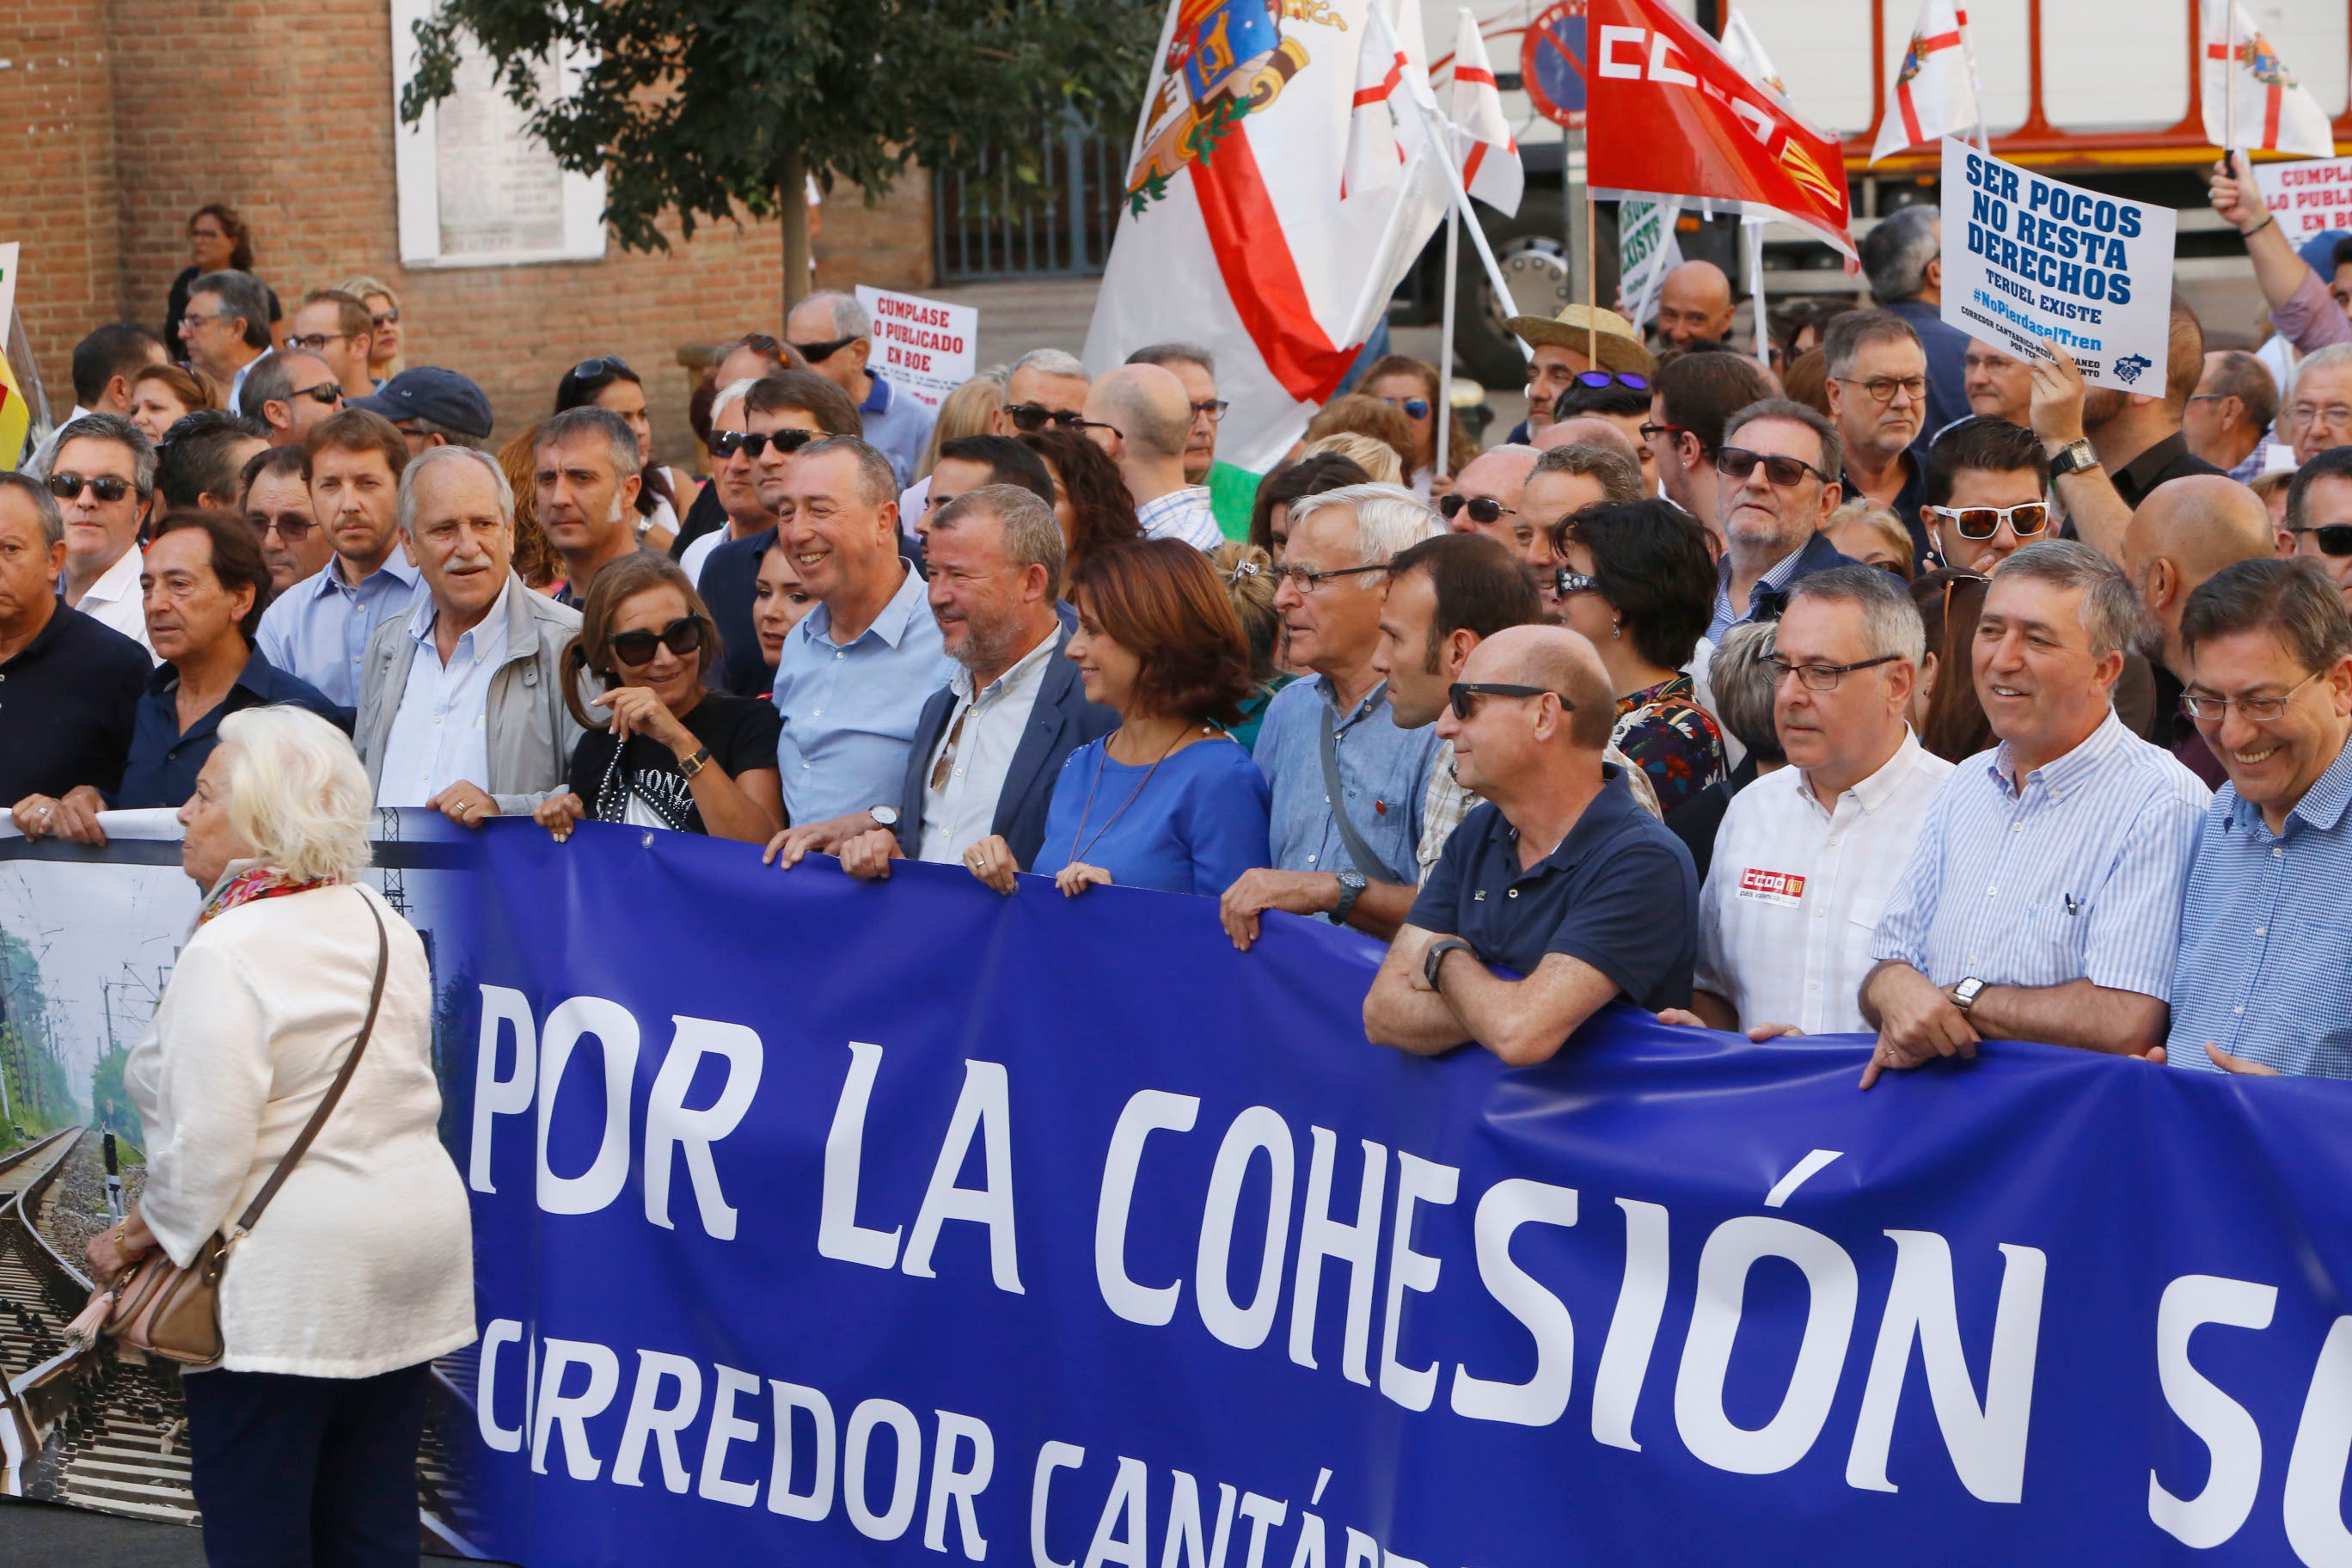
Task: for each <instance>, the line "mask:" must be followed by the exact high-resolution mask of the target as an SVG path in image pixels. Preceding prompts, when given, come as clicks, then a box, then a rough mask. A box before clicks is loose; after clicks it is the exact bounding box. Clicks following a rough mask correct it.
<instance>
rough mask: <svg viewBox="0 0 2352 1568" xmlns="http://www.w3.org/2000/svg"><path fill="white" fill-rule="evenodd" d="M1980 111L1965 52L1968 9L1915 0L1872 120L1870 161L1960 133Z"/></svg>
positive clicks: (1974, 123)
mask: <svg viewBox="0 0 2352 1568" xmlns="http://www.w3.org/2000/svg"><path fill="white" fill-rule="evenodd" d="M1983 119H1984V115H1983V112H1982V110H1981V109H1980V108H1979V105H1978V102H1977V85H1976V68H1975V67H1974V66H1973V65H1972V64H1971V62H1970V60H1969V14H1968V11H1967V9H1966V8H1965V7H1963V6H1958V5H1954V4H1953V3H1952V0H1920V4H1919V20H1918V22H1917V23H1916V25H1915V26H1913V27H1912V29H1911V43H1910V46H1909V47H1907V48H1906V49H1905V50H1904V51H1903V63H1902V64H1901V65H1900V66H1899V67H1897V68H1896V69H1895V85H1894V86H1893V87H1892V88H1890V89H1887V94H1886V112H1885V114H1884V115H1882V116H1880V118H1879V121H1878V142H1877V145H1875V146H1874V147H1872V148H1871V150H1870V161H1871V162H1872V163H1877V162H1878V161H1879V160H1880V159H1882V158H1891V157H1893V156H1895V154H1896V153H1903V152H1907V151H1909V150H1910V149H1911V148H1914V147H1918V146H1923V145H1925V144H1927V143H1928V142H1936V141H1939V140H1941V139H1942V138H1944V137H1946V136H1962V137H1965V136H1966V134H1967V133H1968V132H1970V131H1972V130H1975V129H1977V128H1978V127H1979V125H1980V124H1981V123H1982V122H1983Z"/></svg>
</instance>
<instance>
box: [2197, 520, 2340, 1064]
mask: <svg viewBox="0 0 2352 1568" xmlns="http://www.w3.org/2000/svg"><path fill="white" fill-rule="evenodd" d="M2180 641H2181V643H2182V645H2183V647H2184V649H2185V657H2186V658H2187V660H2188V663H2189V670H2190V680H2189V693H2188V697H2187V699H2186V700H2185V706H2186V707H2187V708H2188V709H2189V713H2190V714H2191V715H2192V717H2193V718H2194V720H2195V722H2196V725H2197V728H2198V730H2199V731H2200V732H2201V733H2202V734H2203V735H2204V737H2205V740H2206V742H2207V744H2209V745H2210V746H2211V747H2212V749H2213V752H2214V754H2215V755H2216V756H2218V757H2220V758H2221V765H2222V767H2223V768H2225V769H2226V770H2228V772H2229V774H2230V782H2229V784H2227V785H2226V786H2225V787H2224V788H2223V789H2222V791H2221V794H2219V795H2215V796H2214V797H2213V804H2212V805H2211V806H2210V808H2208V809H2207V811H2206V813H2205V819H2204V821H2203V822H2202V823H2200V824H2199V826H2198V830H2197V848H2196V857H2195V858H2194V860H2193V861H2192V862H2191V863H2190V865H2189V891H2188V896H2187V898H2186V899H2185V900H2183V902H2182V905H2181V910H2180V953H2179V960H2178V961H2177V963H2176V964H2175V967H2174V970H2173V980H2172V1027H2171V1035H2170V1038H2169V1039H2168V1042H2167V1045H2166V1052H2167V1056H2168V1059H2169V1060H2170V1061H2171V1062H2172V1063H2173V1065H2175V1066H2176V1067H2185V1068H2216V1067H2219V1068H2226V1069H2228V1070H2229V1071H2231V1072H2253V1073H2294V1074H2303V1075H2311V1076H2316V1077H2322V1078H2352V994H2347V991H2346V989H2345V985H2344V958H2345V952H2346V951H2347V946H2352V923H2347V921H2348V920H2352V917H2347V913H2346V910H2345V905H2344V889H2346V888H2347V886H2352V822H2347V813H2346V810H2345V808H2346V806H2347V805H2352V756H2347V751H2346V747H2345V742H2346V740H2347V738H2352V616H2347V614H2346V611H2345V608H2344V602H2343V600H2342V599H2341V598H2340V597H2339V596H2338V595H2337V594H2336V590H2335V585H2334V584H2331V583H2330V582H2328V580H2327V579H2326V576H2325V575H2323V574H2321V573H2320V571H2319V570H2318V569H2317V568H2316V567H2314V566H2313V565H2311V564H2310V563H2307V562H2302V561H2277V560H2264V561H2247V562H2242V563H2239V564H2238V565H2235V566H2231V567H2229V568H2227V569H2226V570H2224V571H2222V572H2221V573H2219V574H2216V575H2215V576H2213V577H2212V578H2210V580H2208V581H2207V582H2206V583H2205V584H2203V585H2202V586H2200V587H2199V588H2198V589H2197V591H2196V592H2195V593H2193V594H2191V595H2189V604H2188V606H2187V608H2186V609H2185V610H2184V611H2183V612H2182V614H2181V619H2180Z"/></svg>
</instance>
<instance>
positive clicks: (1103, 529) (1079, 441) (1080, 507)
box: [1017, 430, 1143, 574]
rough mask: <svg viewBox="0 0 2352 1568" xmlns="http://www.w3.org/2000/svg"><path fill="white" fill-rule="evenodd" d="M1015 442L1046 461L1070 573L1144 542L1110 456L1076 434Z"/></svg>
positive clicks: (1031, 435) (1044, 434)
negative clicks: (1093, 557)
mask: <svg viewBox="0 0 2352 1568" xmlns="http://www.w3.org/2000/svg"><path fill="white" fill-rule="evenodd" d="M1017 439H1018V440H1019V441H1020V443H1021V444H1022V445H1023V446H1024V447H1028V448H1029V449H1030V450H1031V451H1033V452H1034V453H1036V454H1037V455H1038V456H1039V457H1040V458H1044V459H1045V472H1046V473H1047V474H1048V475H1049V476H1050V477H1051V478H1052V479H1053V481H1054V517H1055V521H1058V522H1060V523H1061V525H1062V542H1063V547H1064V549H1065V550H1066V552H1067V554H1066V556H1065V557H1064V559H1065V560H1066V562H1067V563H1068V567H1067V569H1068V570H1069V571H1070V572H1071V573H1074V574H1075V573H1076V571H1077V569H1078V567H1079V565H1080V564H1081V563H1083V562H1085V560H1086V559H1087V557H1088V556H1090V555H1094V554H1097V553H1099V552H1102V551H1105V550H1108V549H1109V548H1111V547H1112V546H1113V545H1116V544H1132V543H1134V542H1136V541H1137V540H1139V539H1141V538H1142V537H1143V525H1142V524H1141V523H1140V522H1138V521H1136V518H1135V498H1134V497H1133V496H1131V495H1129V494H1128V491H1127V481H1126V480H1125V479H1121V478H1120V477H1119V473H1118V464H1117V463H1114V462H1112V461H1111V459H1110V454H1109V453H1108V452H1106V451H1104V450H1103V449H1102V448H1101V447H1097V446H1096V445H1095V444H1094V443H1093V442H1092V441H1089V440H1087V438H1086V437H1084V436H1082V435H1080V434H1079V433H1078V432H1076V431H1075V430H1033V431H1029V432H1026V433H1024V435H1022V436H1020V437H1017Z"/></svg>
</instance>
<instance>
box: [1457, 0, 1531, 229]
mask: <svg viewBox="0 0 2352 1568" xmlns="http://www.w3.org/2000/svg"><path fill="white" fill-rule="evenodd" d="M1452 119H1453V121H1454V125H1455V126H1456V127H1458V128H1459V129H1460V130H1461V131H1462V132H1466V133H1467V134H1468V135H1469V137H1470V149H1469V152H1468V153H1467V154H1466V155H1465V157H1464V158H1463V160H1462V185H1463V188H1464V189H1465V190H1467V191H1468V192H1469V193H1470V194H1471V195H1474V196H1475V197H1477V198H1478V199H1479V200H1480V201H1482V202H1485V203H1486V205H1488V206H1490V207H1493V208H1494V209H1495V210H1496V211H1497V212H1499V213H1501V214H1502V215H1503V216H1506V217H1511V216H1517V213H1518V210H1519V198H1520V197H1521V196H1522V195H1525V194H1526V192H1527V184H1528V176H1527V171H1526V170H1525V169H1523V168H1522V167H1521V166H1520V164H1519V143H1518V139H1517V137H1515V136H1513V135H1512V134H1511V122H1510V120H1509V119H1508V117H1507V116H1506V115H1505V114H1504V113H1503V93H1502V89H1501V88H1500V87H1499V86H1497V85H1496V81H1495V68H1494V65H1493V64H1492V62H1490V61H1489V60H1488V59H1487V58H1486V39H1485V38H1484V37H1481V36H1480V34H1479V32H1478V18H1477V17H1476V16H1474V15H1472V13H1471V11H1470V8H1469V7H1468V6H1466V5H1465V6H1464V7H1463V8H1462V26H1461V29H1460V30H1459V31H1458V32H1456V33H1455V34H1454V102H1453V104H1452Z"/></svg>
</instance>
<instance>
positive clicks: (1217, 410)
mask: <svg viewBox="0 0 2352 1568" xmlns="http://www.w3.org/2000/svg"><path fill="white" fill-rule="evenodd" d="M1232 406H1233V405H1232V404H1230V403H1228V402H1226V401H1225V400H1224V399H1223V398H1222V397H1204V398H1202V400H1201V401H1200V402H1198V403H1195V404H1194V405H1192V417H1193V418H1195V419H1200V418H1206V419H1207V420H1208V421H1209V423H1210V424H1212V425H1214V424H1215V423H1217V421H1219V420H1221V419H1223V417H1224V416H1225V410H1226V409H1228V408H1231V407H1232ZM1407 412H1409V413H1410V412H1411V410H1407ZM1414 417H1415V418H1419V417H1420V416H1419V415H1414Z"/></svg>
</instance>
